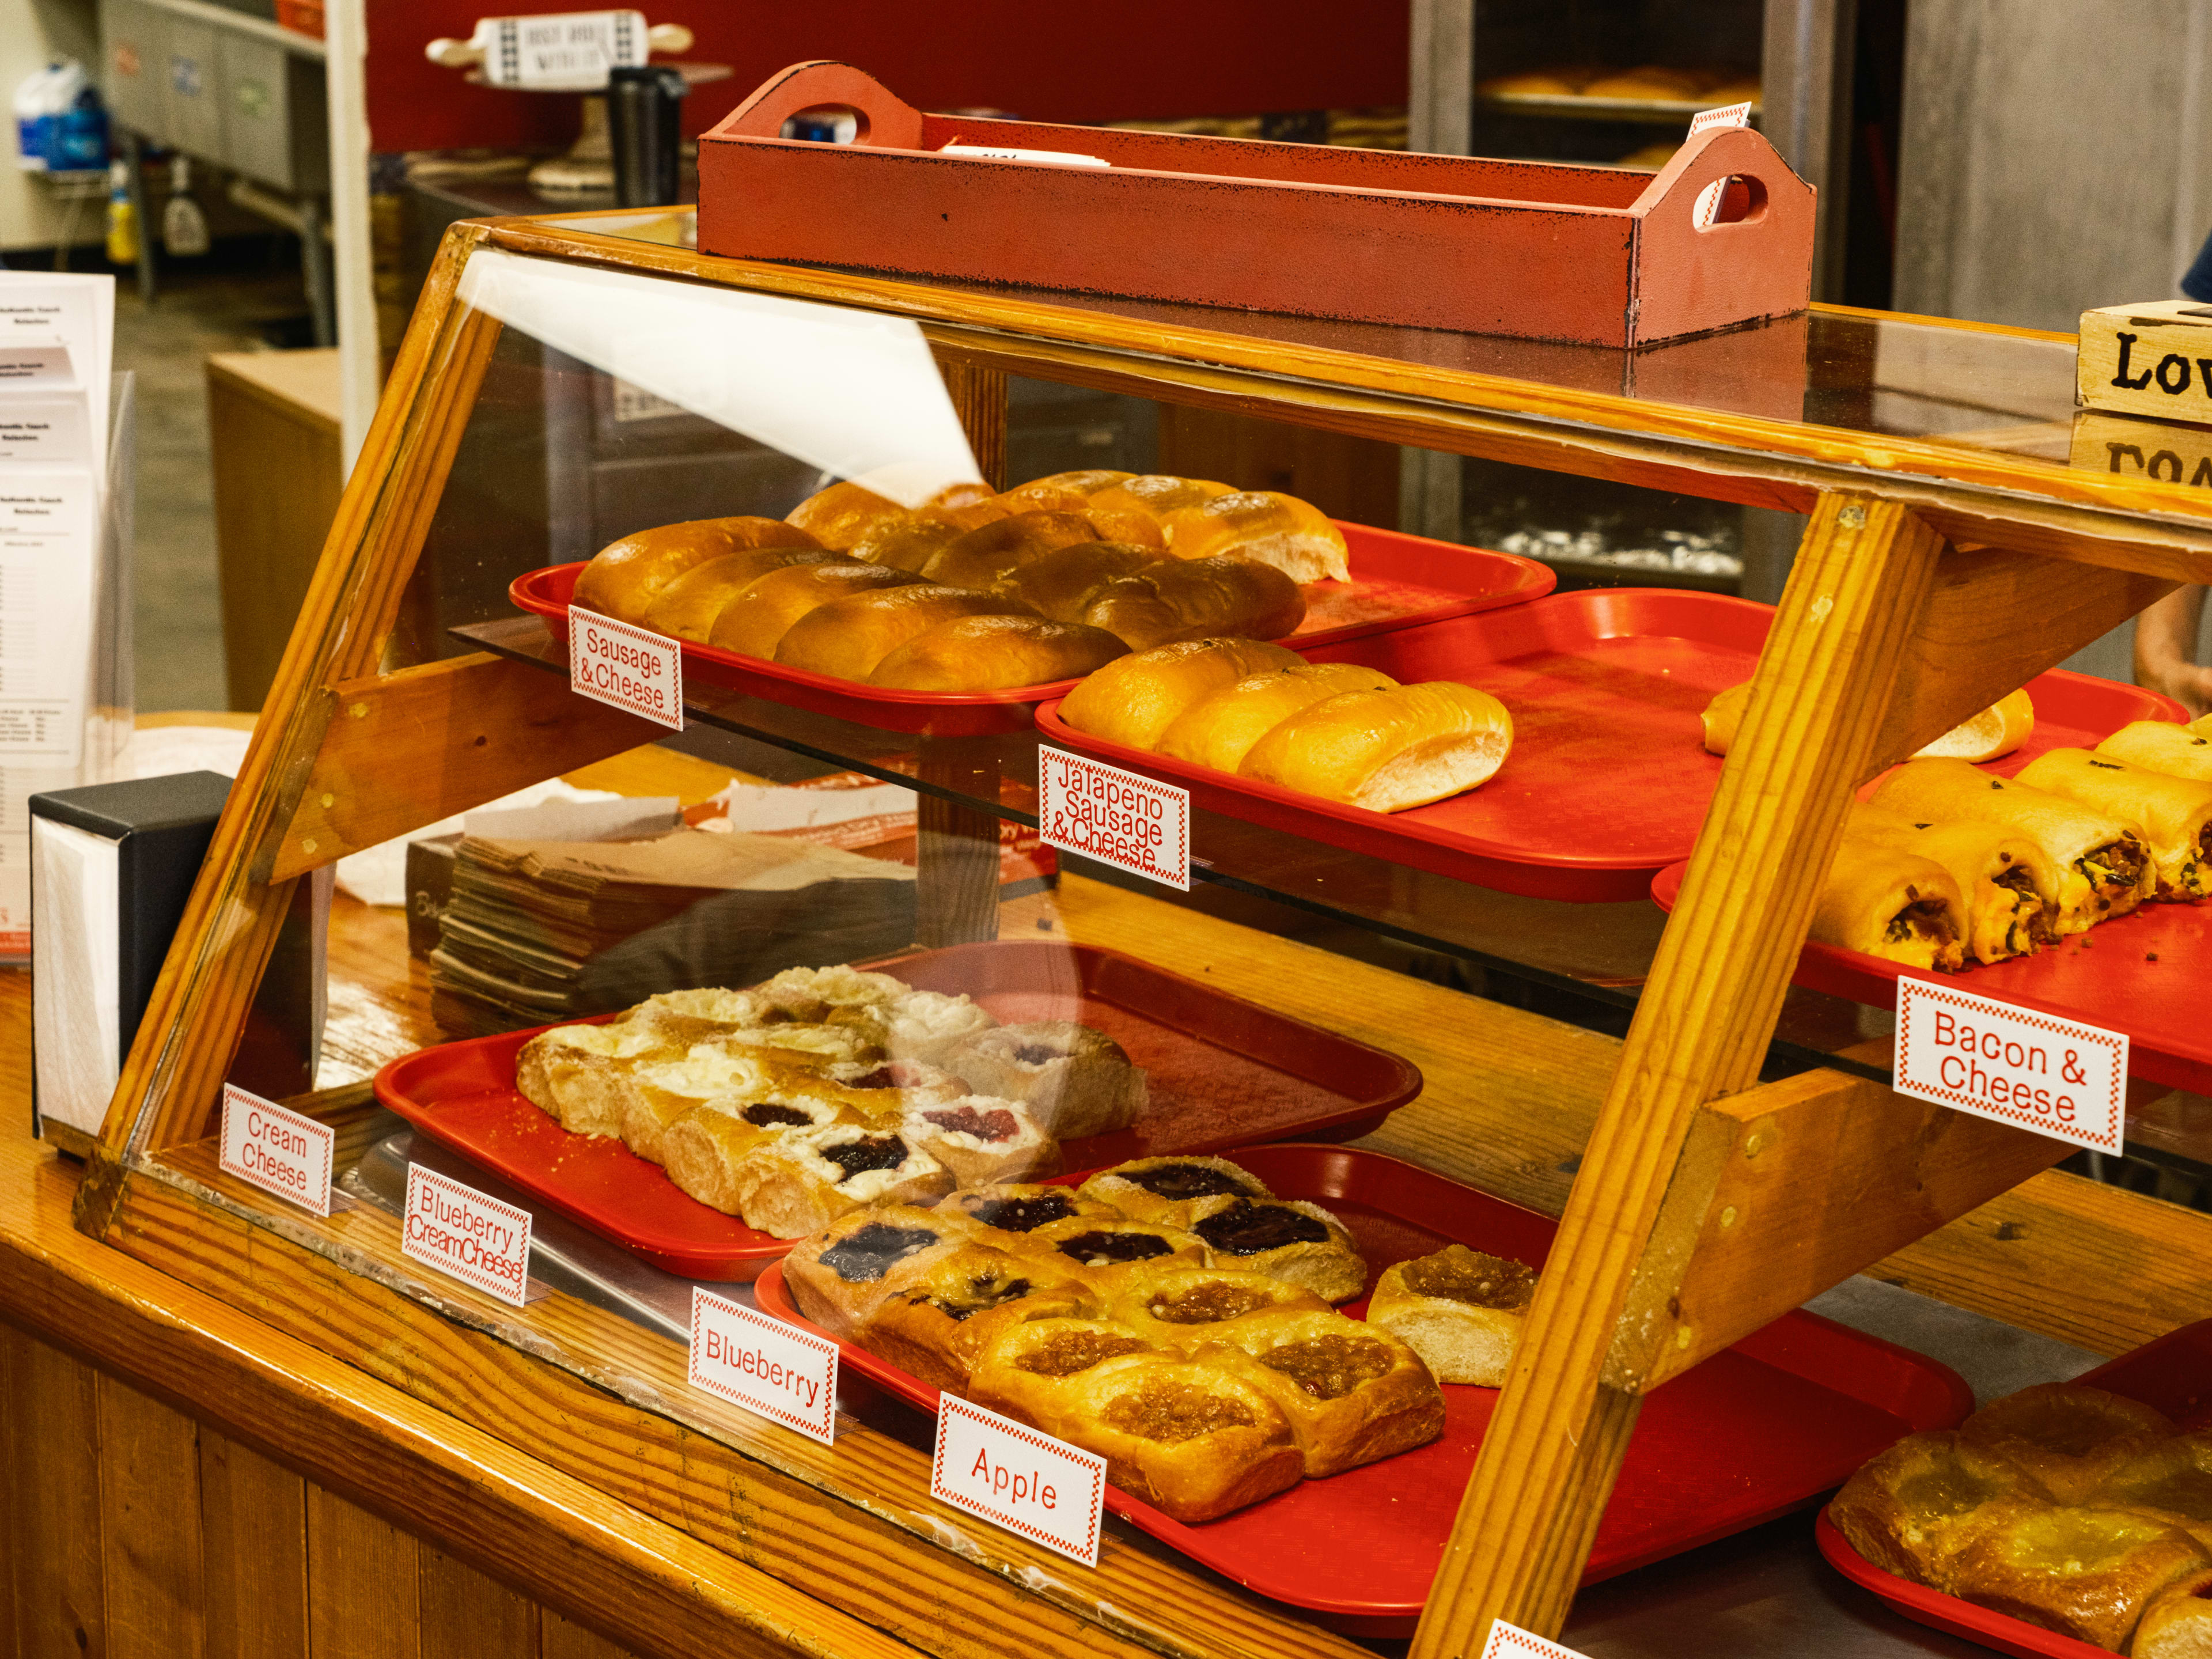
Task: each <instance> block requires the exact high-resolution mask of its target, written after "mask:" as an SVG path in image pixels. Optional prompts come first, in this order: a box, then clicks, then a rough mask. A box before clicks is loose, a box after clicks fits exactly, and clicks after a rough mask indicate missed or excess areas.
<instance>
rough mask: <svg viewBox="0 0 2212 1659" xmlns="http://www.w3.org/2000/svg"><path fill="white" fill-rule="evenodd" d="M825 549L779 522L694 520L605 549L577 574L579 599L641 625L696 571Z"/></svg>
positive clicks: (643, 533) (639, 534) (589, 607)
mask: <svg viewBox="0 0 2212 1659" xmlns="http://www.w3.org/2000/svg"><path fill="white" fill-rule="evenodd" d="M820 545H821V544H819V543H817V541H816V540H815V539H814V538H813V537H811V536H810V535H808V534H807V533H806V532H805V531H803V530H799V529H797V528H795V527H793V526H791V525H788V524H784V523H781V522H779V521H778V520H775V519H745V518H738V519H693V520H688V521H687V522H685V523H683V524H664V525H657V526H654V527H653V529H651V530H641V531H639V532H637V533H636V534H635V535H631V536H625V537H623V538H622V539H621V540H620V541H617V542H611V543H609V544H607V545H606V546H605V547H603V548H601V549H600V550H599V552H598V553H597V554H596V555H594V556H593V557H592V562H590V563H589V564H587V565H586V566H585V567H584V568H583V569H582V570H580V572H578V573H577V576H576V587H575V592H574V602H575V603H576V604H578V605H581V606H583V607H584V609H585V610H586V611H598V612H599V615H601V616H602V617H613V618H614V619H615V620H616V621H617V622H626V623H641V622H642V621H643V620H644V617H645V613H646V611H647V607H649V606H650V605H652V604H653V600H655V599H658V598H659V597H660V591H661V590H662V589H663V588H665V587H666V586H668V585H669V584H670V583H671V582H672V581H674V580H676V579H677V578H678V576H681V575H683V574H684V573H685V572H686V571H688V570H690V569H692V568H694V567H695V566H698V565H702V564H707V563H709V562H712V561H714V560H716V559H725V558H727V557H729V556H731V555H732V554H733V553H745V552H750V551H753V550H758V549H762V548H802V549H804V548H818V547H819V546H820ZM767 568H770V567H769V566H765V565H763V569H767Z"/></svg>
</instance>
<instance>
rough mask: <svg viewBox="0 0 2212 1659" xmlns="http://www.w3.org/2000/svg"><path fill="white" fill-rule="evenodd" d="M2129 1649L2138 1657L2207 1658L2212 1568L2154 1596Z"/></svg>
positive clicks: (2211, 1638) (2211, 1639) (2211, 1647)
mask: <svg viewBox="0 0 2212 1659" xmlns="http://www.w3.org/2000/svg"><path fill="white" fill-rule="evenodd" d="M2128 1651H2129V1652H2130V1653H2131V1654H2133V1655H2134V1656H2135V1659H2204V1656H2205V1655H2206V1654H2208V1653H2212V1571H2205V1572H2197V1573H2191V1575H2190V1576H2189V1577H2186V1578H2182V1579H2179V1580H2177V1581H2175V1582H2174V1583H2172V1584H2170V1585H2168V1586H2167V1587H2166V1589H2164V1590H2161V1591H2160V1593H2159V1594H2158V1595H2156V1596H2154V1597H2153V1598H2152V1600H2151V1603H2150V1605H2149V1606H2148V1607H2146V1608H2145V1609H2144V1610H2143V1616H2142V1622H2141V1623H2140V1624H2138V1625H2137V1626H2136V1634H2135V1639H2134V1640H2133V1641H2132V1642H2130V1643H2129V1644H2128Z"/></svg>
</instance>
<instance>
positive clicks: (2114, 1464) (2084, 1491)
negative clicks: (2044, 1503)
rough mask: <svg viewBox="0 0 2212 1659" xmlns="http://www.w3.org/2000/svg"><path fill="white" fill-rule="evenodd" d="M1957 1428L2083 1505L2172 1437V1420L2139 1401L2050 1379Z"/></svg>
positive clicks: (2064, 1499)
mask: <svg viewBox="0 0 2212 1659" xmlns="http://www.w3.org/2000/svg"><path fill="white" fill-rule="evenodd" d="M1959 1433H1960V1437H1961V1438H1962V1439H1964V1440H1965V1441H1966V1443H1968V1444H1969V1445H1972V1446H1977V1447H1979V1448H1981V1449H1983V1450H1984V1451H1991V1452H1995V1453H1996V1454H1997V1455H2000V1456H2002V1457H2008V1458H2010V1459H2011V1460H2012V1461H2013V1462H2015V1463H2017V1464H2019V1465H2020V1467H2021V1468H2023V1469H2025V1470H2027V1473H2028V1474H2030V1475H2031V1476H2033V1478H2034V1480H2035V1481H2036V1482H2037V1484H2038V1485H2039V1486H2042V1487H2043V1488H2044V1489H2045V1491H2047V1492H2050V1494H2051V1496H2052V1497H2053V1498H2057V1500H2058V1502H2060V1503H2062V1504H2080V1503H2084V1502H2087V1500H2088V1498H2089V1496H2090V1494H2091V1493H2092V1492H2094V1491H2095V1490H2096V1489H2097V1488H2098V1487H2099V1486H2101V1485H2102V1484H2103V1483H2104V1482H2105V1481H2106V1480H2109V1479H2111V1478H2112V1476H2113V1475H2115V1474H2118V1472H2119V1471H2120V1470H2121V1469H2123V1468H2126V1467H2127V1466H2128V1465H2129V1464H2130V1463H2132V1462H2135V1461H2136V1459H2137V1458H2139V1457H2141V1456H2142V1455H2143V1454H2144V1453H2146V1452H2148V1451H2149V1450H2150V1449H2152V1448H2153V1447H2154V1446H2156V1445H2158V1444H2159V1443H2160V1442H2162V1441H2165V1440H2166V1439H2168V1438H2170V1437H2172V1434H2173V1425H2172V1422H2171V1421H2170V1420H2168V1419H2167V1418H2166V1414H2165V1413H2163V1412H2160V1411H2157V1410H2154V1408H2153V1407H2148V1406H2146V1405H2144V1404H2143V1403H2142V1401H2139V1400H2129V1399H2126V1398H2124V1396H2122V1395H2117V1394H2108V1393H2107V1392H2106V1391H2105V1390H2104V1389H2092V1388H2085V1387H2082V1386H2080V1385H2079V1384H2075V1383H2039V1384H2038V1385H2037V1386H2036V1387H2034V1388H2032V1389H2021V1391H2020V1392H2019V1393H2018V1394H2014V1395H2006V1396H2005V1398H2003V1399H2002V1400H2000V1401H1996V1402H1995V1403H1994V1404H1991V1405H1987V1406H1984V1407H1982V1408H1981V1410H1979V1411H1978V1412H1976V1413H1974V1414H1973V1415H1972V1417H1970V1418H1968V1419H1966V1421H1965V1422H1964V1423H1963V1424H1961V1425H1960V1427H1959Z"/></svg>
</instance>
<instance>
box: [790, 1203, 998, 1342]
mask: <svg viewBox="0 0 2212 1659" xmlns="http://www.w3.org/2000/svg"><path fill="white" fill-rule="evenodd" d="M972 1235H973V1230H972V1229H971V1228H970V1227H969V1226H968V1225H967V1224H966V1223H965V1222H964V1221H963V1220H961V1219H960V1218H958V1217H957V1216H948V1215H945V1214H944V1213H942V1212H939V1211H937V1210H933V1209H925V1208H921V1207H919V1206H915V1205H910V1204H893V1205H886V1206H884V1207H883V1208H882V1209H878V1210H866V1211H860V1212H856V1213H854V1214H852V1215H848V1216H847V1217H845V1218H843V1219H842V1220H840V1221H834V1222H832V1223H830V1224H829V1226H827V1227H825V1228H823V1230H822V1231H820V1232H819V1233H817V1234H816V1235H815V1236H814V1237H812V1238H810V1239H808V1240H806V1241H805V1243H801V1244H799V1245H798V1246H797V1247H796V1248H794V1249H793V1250H792V1252H791V1254H790V1255H787V1256H785V1257H784V1259H783V1280H784V1283H785V1284H787V1285H789V1286H790V1287H791V1296H792V1300H793V1301H794V1302H795V1303H797V1304H799V1312H801V1313H803V1314H805V1316H807V1317H808V1318H809V1319H811V1320H812V1321H813V1322H815V1323H816V1324H817V1325H819V1326H820V1327H821V1328H823V1330H825V1331H827V1332H829V1334H830V1335H832V1336H837V1337H849V1336H851V1335H852V1334H853V1333H854V1331H855V1330H856V1329H857V1328H859V1327H860V1324H861V1322H863V1321H865V1320H866V1318H867V1317H868V1316H869V1315H871V1314H872V1313H873V1312H874V1311H875V1310H876V1305H877V1304H878V1303H880V1302H881V1301H882V1300H883V1299H884V1296H885V1295H886V1294H888V1291H886V1289H885V1287H884V1275H885V1274H887V1273H890V1271H891V1269H892V1268H894V1267H899V1266H901V1265H902V1264H911V1265H912V1266H914V1267H915V1268H917V1269H919V1268H920V1267H923V1266H926V1265H927V1263H928V1262H931V1261H939V1260H941V1259H942V1258H944V1257H945V1256H948V1255H951V1254H952V1253H953V1252H954V1251H955V1250H957V1249H961V1248H962V1247H963V1246H965V1245H967V1244H969V1243H972V1242H973V1237H972Z"/></svg>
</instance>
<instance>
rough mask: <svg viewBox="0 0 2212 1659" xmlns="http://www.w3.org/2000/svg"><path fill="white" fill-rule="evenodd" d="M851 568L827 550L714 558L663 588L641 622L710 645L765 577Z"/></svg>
mask: <svg viewBox="0 0 2212 1659" xmlns="http://www.w3.org/2000/svg"><path fill="white" fill-rule="evenodd" d="M851 563H852V561H851V560H850V559H848V558H847V557H846V556H844V555H843V554H842V553H832V552H831V551H830V550H829V549H828V548H826V547H759V548H753V549H750V550H748V551H746V552H743V553H732V554H729V555H726V556H724V557H722V558H719V559H709V560H708V562H706V563H704V564H698V565H694V566H692V567H691V568H690V569H689V570H687V571H685V572H684V574H682V575H680V576H678V578H677V579H676V580H674V581H672V582H671V583H669V584H668V586H665V587H664V588H662V589H661V590H660V592H659V593H658V594H657V595H655V596H654V598H653V603H652V604H651V605H647V606H646V608H645V614H644V615H643V616H641V617H639V618H638V621H639V622H640V623H641V624H642V625H643V626H645V627H647V628H650V629H653V631H654V632H656V633H660V634H666V635H670V636H671V638H674V639H679V640H690V641H692V642H693V643H694V644H696V645H705V644H707V643H708V642H709V641H711V640H712V639H713V637H714V624H715V623H717V622H718V621H720V618H721V615H722V613H723V612H724V611H726V610H728V609H729V608H730V606H732V605H734V604H736V603H737V601H738V599H739V598H741V597H742V596H743V595H744V592H745V590H746V589H747V588H749V587H750V586H752V585H753V584H754V583H755V582H757V581H759V580H761V579H762V578H763V577H766V576H773V575H778V574H781V573H782V572H783V571H785V570H789V569H795V568H797V569H811V568H817V567H820V566H830V567H848V566H850V565H851Z"/></svg>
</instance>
